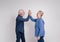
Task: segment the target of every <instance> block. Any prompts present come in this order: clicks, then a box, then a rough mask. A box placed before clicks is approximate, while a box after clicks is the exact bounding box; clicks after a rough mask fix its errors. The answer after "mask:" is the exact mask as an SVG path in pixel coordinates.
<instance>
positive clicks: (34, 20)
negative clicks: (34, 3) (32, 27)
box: [29, 16, 37, 22]
mask: <svg viewBox="0 0 60 42" xmlns="http://www.w3.org/2000/svg"><path fill="white" fill-rule="evenodd" d="M29 18H30V19H31V20H32V21H33V22H36V20H37V19H34V18H33V17H32V16H29Z"/></svg>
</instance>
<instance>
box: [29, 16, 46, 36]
mask: <svg viewBox="0 0 60 42" xmlns="http://www.w3.org/2000/svg"><path fill="white" fill-rule="evenodd" d="M29 18H30V19H31V20H32V21H33V22H35V36H36V37H38V36H44V35H45V31H44V21H43V19H42V18H39V19H33V18H32V16H30V17H29Z"/></svg>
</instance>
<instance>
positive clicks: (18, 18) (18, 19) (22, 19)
mask: <svg viewBox="0 0 60 42" xmlns="http://www.w3.org/2000/svg"><path fill="white" fill-rule="evenodd" d="M28 20H29V16H28V17H27V18H25V19H24V18H22V17H20V16H18V17H17V18H16V21H24V22H26V21H28Z"/></svg>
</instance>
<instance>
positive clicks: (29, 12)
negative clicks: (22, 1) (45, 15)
mask: <svg viewBox="0 0 60 42" xmlns="http://www.w3.org/2000/svg"><path fill="white" fill-rule="evenodd" d="M31 14H32V12H31V10H29V11H28V15H29V18H30V19H31V20H32V21H34V22H36V20H37V19H34V18H33V17H32V16H31Z"/></svg>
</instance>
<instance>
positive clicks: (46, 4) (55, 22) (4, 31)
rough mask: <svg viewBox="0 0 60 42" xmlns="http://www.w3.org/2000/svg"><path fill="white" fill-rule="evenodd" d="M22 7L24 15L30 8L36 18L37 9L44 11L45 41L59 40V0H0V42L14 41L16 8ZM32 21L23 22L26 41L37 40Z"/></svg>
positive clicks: (58, 41) (35, 41)
mask: <svg viewBox="0 0 60 42" xmlns="http://www.w3.org/2000/svg"><path fill="white" fill-rule="evenodd" d="M19 9H24V11H25V16H24V18H26V17H27V15H28V14H27V12H28V10H29V9H30V10H31V11H32V17H33V18H36V13H37V11H38V10H42V11H43V12H44V16H43V19H44V21H45V37H44V39H45V42H60V0H0V42H15V41H16V35H15V25H16V24H15V23H16V21H15V19H16V16H17V15H18V10H19ZM34 24H35V23H34V22H32V21H31V20H29V21H28V22H25V26H24V27H25V38H26V42H37V40H36V38H35V36H34V32H35V28H34Z"/></svg>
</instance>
